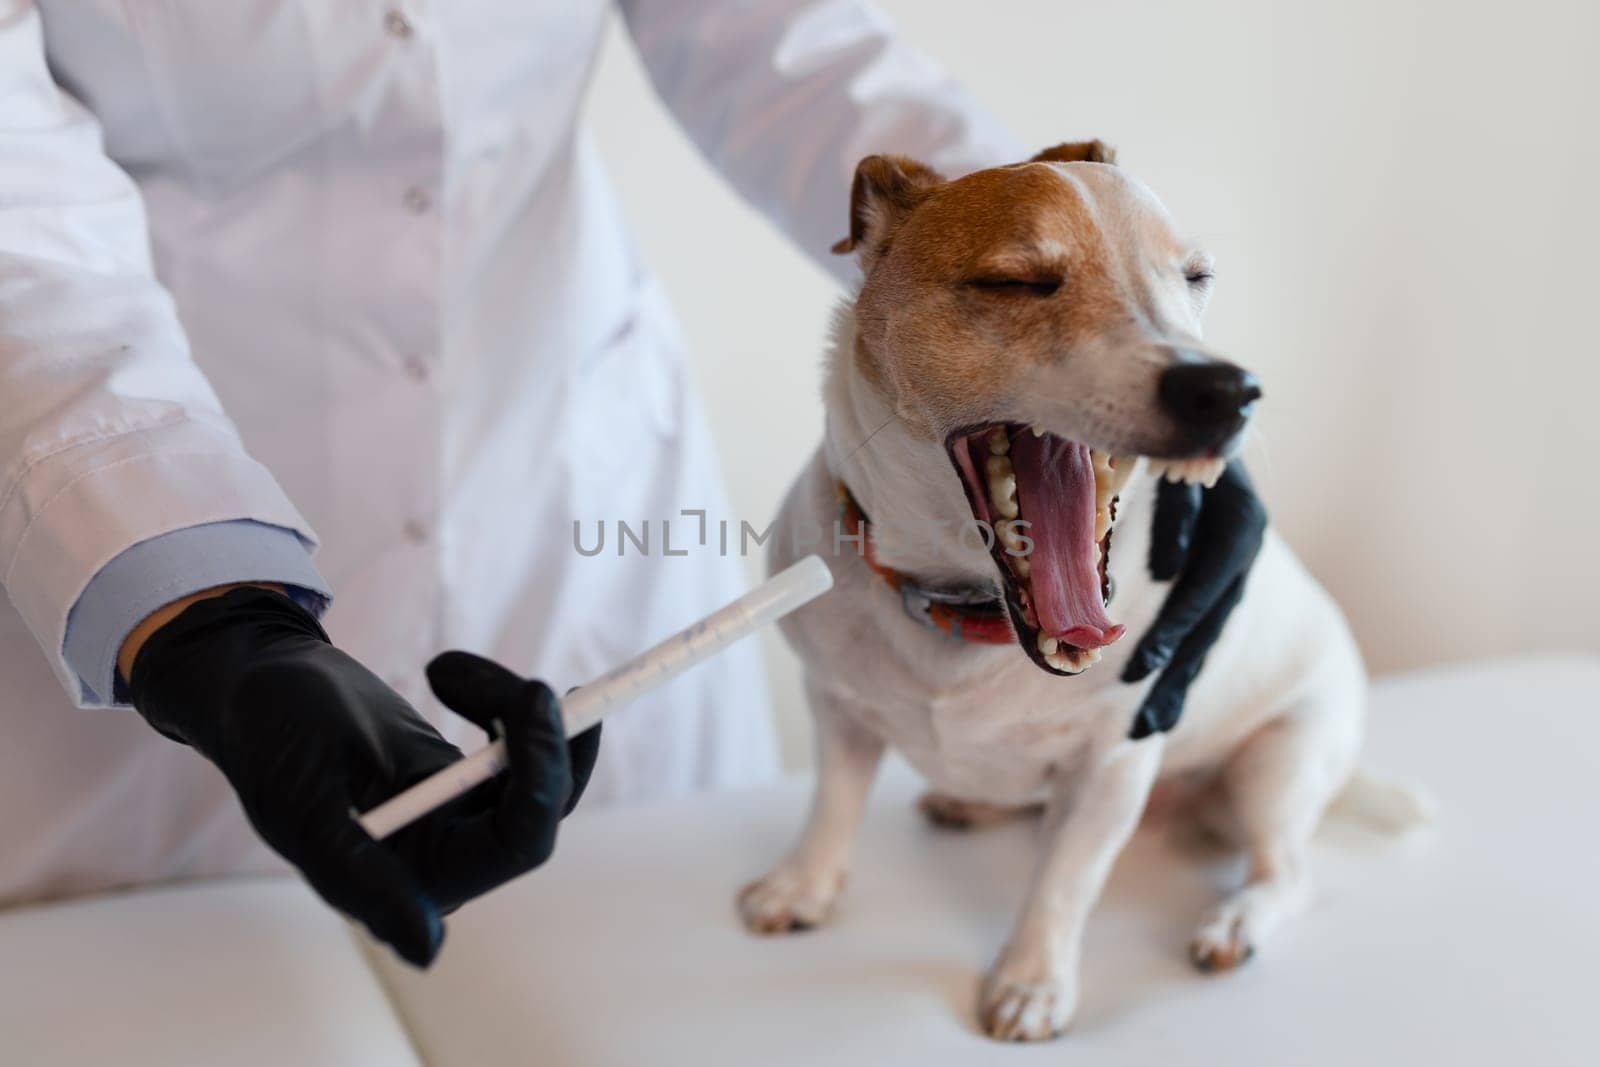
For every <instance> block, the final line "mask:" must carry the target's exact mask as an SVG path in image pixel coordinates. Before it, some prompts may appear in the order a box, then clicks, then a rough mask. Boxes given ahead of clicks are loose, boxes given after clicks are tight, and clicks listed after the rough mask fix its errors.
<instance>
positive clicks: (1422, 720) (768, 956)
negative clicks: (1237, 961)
mask: <svg viewBox="0 0 1600 1067" xmlns="http://www.w3.org/2000/svg"><path fill="white" fill-rule="evenodd" d="M1370 733H1371V739H1370V743H1369V746H1368V756H1367V760H1366V762H1367V764H1368V765H1369V766H1371V767H1373V768H1375V769H1377V770H1380V771H1383V772H1386V773H1389V774H1392V775H1395V776H1399V777H1404V778H1409V779H1415V780H1417V781H1419V782H1422V783H1424V784H1426V785H1427V786H1428V788H1429V789H1430V790H1431V791H1432V792H1433V793H1434V795H1435V796H1436V797H1437V798H1438V800H1439V801H1440V804H1441V816H1440V819H1439V821H1438V823H1437V824H1436V825H1435V826H1433V827H1430V828H1428V829H1425V830H1423V831H1421V832H1419V833H1416V834H1413V835H1412V836H1410V837H1408V838H1404V839H1399V840H1396V839H1391V838H1386V837H1382V836H1379V835H1375V834H1373V833H1371V832H1370V831H1367V830H1364V829H1362V828H1360V827H1357V826H1355V825H1353V824H1350V823H1348V822H1344V821H1342V820H1335V821H1333V822H1331V823H1329V824H1328V825H1326V826H1325V827H1324V828H1323V830H1322V831H1321V832H1320V834H1319V837H1318V843H1317V849H1316V857H1315V873H1316V877H1317V883H1318V893H1317V899H1316V903H1315V905H1314V906H1313V909H1312V911H1311V913H1310V914H1308V915H1306V916H1305V917H1304V918H1303V919H1301V920H1299V921H1297V922H1295V923H1293V924H1291V925H1290V926H1289V927H1288V929H1287V930H1286V931H1285V932H1284V934H1283V935H1282V936H1281V937H1279V938H1278V939H1277V940H1275V941H1273V942H1272V943H1271V944H1269V946H1268V947H1267V948H1266V949H1265V950H1264V951H1263V953H1262V955H1261V956H1260V957H1258V958H1257V959H1256V960H1255V961H1253V962H1252V963H1251V964H1250V965H1249V966H1247V967H1246V968H1244V969H1243V970H1241V971H1239V972H1237V973H1234V974H1231V975H1223V976H1216V977H1208V976H1202V975H1199V974H1197V973H1195V972H1194V971H1193V970H1192V969H1191V968H1190V966H1189V964H1188V963H1187V962H1186V960H1185V956H1184V950H1185V945H1186V942H1187V939H1188V935H1189V932H1190V930H1191V928H1192V927H1193V925H1194V923H1195V921H1196V919H1197V918H1198V917H1199V915H1200V913H1201V912H1202V911H1203V909H1204V908H1205V907H1206V906H1207V904H1208V903H1210V902H1211V901H1212V900H1213V899H1214V896H1215V894H1216V892H1217V888H1216V886H1217V885H1219V884H1222V883H1224V882H1226V881H1227V880H1228V879H1230V878H1233V877H1236V876H1237V874H1238V871H1237V868H1236V867H1235V865H1234V864H1233V863H1231V862H1230V861H1227V860H1226V859H1218V858H1217V857H1215V856H1214V855H1209V854H1206V853H1197V852H1195V851H1194V850H1193V848H1192V847H1191V846H1186V845H1183V844H1182V843H1180V842H1178V841H1177V840H1175V839H1174V836H1173V835H1172V834H1171V833H1170V832H1166V831H1160V830H1149V831H1144V832H1141V833H1140V835H1139V836H1138V837H1137V838H1136V839H1135V841H1134V842H1133V844H1132V845H1131V846H1130V847H1129V849H1128V851H1127V852H1126V853H1125V854H1124V856H1123V858H1122V860H1121V862H1120V863H1119V864H1118V866H1117V868H1116V872H1115V874H1114V875H1113V877H1112V881H1111V885H1110V886H1109V888H1108V890H1107V893H1106V897H1105V899H1104V900H1103V902H1102V903H1101V905H1100V907H1099V909H1098V910H1097V912H1096V913H1095V915H1094V917H1093V919H1092V920H1091V922H1090V926H1089V934H1088V940H1087V945H1086V949H1085V966H1084V993H1083V1001H1082V1006H1081V1008H1080V1010H1079V1013H1078V1018H1077V1020H1076V1023H1075V1024H1074V1028H1073V1030H1072V1031H1071V1032H1070V1033H1068V1034H1067V1035H1066V1036H1065V1037H1064V1038H1062V1039H1061V1040H1060V1041H1057V1042H1052V1043H1046V1044H1043V1045H1037V1046H1002V1045H997V1044H994V1043H992V1042H990V1041H988V1040H987V1039H986V1038H984V1037H982V1036H981V1035H980V1034H979V1033H978V1032H977V1031H976V1030H975V1029H974V1022H973V1000H974V996H975V991H976V987H977V981H978V978H979V976H980V974H981V972H982V970H983V968H984V967H985V966H986V965H987V964H988V962H989V961H990V959H991V958H992V957H993V955H994V953H995V952H996V950H997V949H998V948H999V946H1000V944H1001V942H1002V940H1003V938H1004V936H1005V933H1006V929H1007V925H1008V923H1009V921H1010V919H1011V917H1012V915H1013V914H1014V913H1015V910H1016V907H1017V904H1018V901H1019V898H1020V895H1021V893H1022V888H1023V884H1024V879H1025V878H1026V875H1027V872H1028V868H1029V865H1030V862H1031V860H1032V858H1033V855H1034V851H1033V847H1032V844H1031V842H1030V836H1031V824H1026V823H1024V824H1018V825H1015V826H1011V827H1007V828H1003V829H998V830H990V831H983V832H977V833H971V834H952V833H949V832H940V831H936V830H933V829H931V828H929V827H927V826H925V825H924V824H923V822H922V820H921V818H920V817H919V816H918V815H917V814H916V813H915V812H914V811H913V808H912V801H913V798H914V797H915V796H916V794H917V792H918V785H917V783H916V781H915V779H914V778H913V777H912V776H911V774H910V773H909V772H907V771H905V770H904V769H903V767H901V766H900V765H898V764H894V765H892V766H891V767H890V768H889V771H888V773H887V774H886V776H885V778H884V779H883V780H882V781H881V782H880V783H879V787H878V790H877V792H876V794H875V800H874V805H873V810H872V814H871V816H870V818H869V820H868V825H867V827H866V829H865V831H864V834H863V837H862V841H861V848H860V852H859V856H858V860H857V864H856V869H855V873H854V875H853V877H852V884H851V886H850V887H849V889H848V890H847V892H846V895H845V897H844V898H843V900H842V903H841V905H840V908H839V910H838V912H837V914H836V915H835V918H834V921H833V922H832V923H831V924H830V925H829V926H827V927H825V928H823V929H820V930H817V931H814V932H811V933H807V934H802V935H795V936H791V937H786V938H767V939H757V938H754V937H751V936H749V935H747V934H745V933H744V931H743V929H742V928H741V927H740V925H739V922H738V919H737V917H736V915H735V912H734V908H733V897H734V893H735V891H736V890H737V889H738V887H739V886H740V885H741V884H743V883H744V882H745V881H747V880H748V879H750V878H752V877H754V876H756V875H758V874H760V873H761V872H762V871H764V870H765V868H766V866H767V865H768V864H769V863H770V862H771V861H772V860H774V859H775V858H776V857H777V856H778V855H779V854H780V853H781V852H782V850H783V849H784V848H786V847H787V845H788V844H789V842H790V840H791V839H792V835H793V834H794V833H795V831H796V830H797V828H798V826H799V823H800V819H801V817H802V814H803V810H804V807H805V804H806V801H807V796H808V788H809V783H807V782H805V781H798V780H797V781H795V782H792V783H789V784H786V785H783V786H780V787H777V788H773V789H768V790H761V791H754V792H741V793H732V794H722V795H717V796H709V797H705V798H702V799H698V800H694V801H688V802H679V803H673V804H667V805H660V806H652V807H641V808H632V809H622V810H612V811H598V810H597V811H594V812H580V813H579V814H578V815H576V816H574V818H573V819H572V820H571V821H570V822H569V823H568V825H567V828H566V830H565V831H564V834H563V839H562V842H561V846H560V848H559V849H558V851H557V854H556V857H555V859H554V860H553V861H552V863H551V864H550V865H549V866H547V867H546V868H544V869H543V870H541V871H539V872H537V873H535V874H534V875H533V876H531V877H528V878H525V879H523V880H521V881H520V882H518V883H516V884H515V885H513V886H510V887H507V888H505V889H502V890H500V891H499V892H497V893H494V894H492V895H491V896H489V897H488V898H486V899H484V900H482V901H479V902H477V903H476V904H475V905H469V906H468V908H467V909H466V910H465V911H464V912H462V913H460V914H458V915H457V916H455V917H454V918H452V919H451V920H450V936H449V939H448V940H447V942H446V947H445V951H444V954H443V956H442V958H441V960H440V961H439V963H438V964H437V965H436V966H435V967H434V969H433V970H432V971H431V972H429V973H427V974H420V973H417V972H414V971H410V970H408V969H407V968H405V967H404V965H401V964H397V963H395V962H393V961H392V960H391V958H390V957H388V956H387V955H386V954H384V953H383V952H381V951H379V950H371V951H369V950H365V949H363V948H361V947H359V946H358V944H357V941H356V939H354V938H353V937H352V936H350V934H349V933H348V932H347V929H346V927H345V926H344V925H343V924H342V923H340V922H339V921H338V920H337V919H335V918H334V917H332V916H331V915H330V914H329V913H327V912H326V910H325V909H323V908H321V907H320V905H318V904H317V903H316V902H315V900H314V899H313V898H312V897H311V895H310V893H309V891H307V890H305V889H303V888H302V887H301V886H300V885H299V884H298V883H296V882H292V881H277V882H274V881H255V882H232V883H217V884H212V885H204V886H191V887H181V888H166V889H152V890H148V891H142V892H138V893H129V894H119V895H115V896H108V897H103V898H99V899H91V900H85V901H78V902H72V903H67V904H58V905H52V906H46V907H39V908H31V909H22V910H14V911H11V912H0V1064H4V1065H6V1067H12V1065H15V1067H36V1065H39V1067H49V1065H56V1064H96V1065H101V1064H104V1065H115V1067H131V1065H147V1064H148V1065H162V1067H173V1065H179V1064H204V1065H206V1067H225V1065H229V1064H242V1065H256V1064H263V1065H272V1067H286V1065H290V1064H293V1065H296V1067H310V1065H317V1064H328V1065H340V1067H343V1065H351V1064H358V1065H369V1064H370V1065H388V1064H413V1063H427V1064H436V1065H441V1067H454V1065H473V1067H478V1065H498V1064H532V1065H559V1067H584V1065H591V1064H608V1065H624V1064H626V1065H652V1067H655V1065H666V1067H676V1065H679V1064H682V1065H685V1067H688V1065H694V1067H719V1065H735V1064H737V1065H741V1067H743V1065H760V1067H777V1065H788V1064H794V1065H802V1064H804V1065H807V1067H828V1065H835V1064H837V1065H849V1067H875V1065H878V1064H889V1063H907V1064H915V1065H917V1067H942V1065H946V1064H963V1065H965V1064H990V1063H1004V1064H1026V1063H1056V1064H1059V1063H1093V1064H1095V1065H1096V1067H1113V1065H1121V1064H1127V1065H1136V1067H1149V1065H1152V1064H1182V1065H1185V1067H1189V1065H1202V1064H1219V1065H1227V1067H1249V1065H1258V1064H1259V1065H1273V1067H1276V1065H1280V1064H1296V1065H1323V1064H1326V1065H1329V1067H1333V1065H1339V1067H1343V1065H1347V1064H1353V1063H1361V1064H1374V1065H1386V1064H1407V1065H1409V1064H1419V1065H1420V1064H1428V1063H1436V1062H1439V1063H1449V1064H1452V1065H1455V1067H1467V1065H1475V1064H1485V1065H1490V1064H1493V1065H1502V1064H1507V1063H1526V1064H1537V1065H1539V1067H1556V1065H1561V1064H1584V1065H1586V1067H1587V1065H1590V1064H1594V1063H1600V1038H1597V1035H1600V1026H1597V1024H1596V1022H1595V1016H1596V1013H1597V1012H1600V849H1597V848H1596V842H1597V840H1600V833H1597V829H1596V822H1597V820H1600V660H1594V659H1578V658H1566V659H1557V658H1548V659H1522V660H1515V661H1507V662H1502V663H1499V664H1491V665H1487V666H1481V667H1467V668H1454V669H1449V670H1441V671H1433V672H1427V673H1422V674H1415V675H1409V676H1405V677H1401V678H1394V679H1390V680H1387V681H1384V682H1382V683H1381V684H1380V685H1379V686H1378V687H1377V690H1376V694H1375V698H1374V707H1373V715H1372V725H1371V731H1370ZM0 862H3V857H0Z"/></svg>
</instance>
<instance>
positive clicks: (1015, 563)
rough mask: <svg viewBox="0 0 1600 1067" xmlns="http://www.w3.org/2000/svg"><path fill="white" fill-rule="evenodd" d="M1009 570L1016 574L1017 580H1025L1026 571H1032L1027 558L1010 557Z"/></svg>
mask: <svg viewBox="0 0 1600 1067" xmlns="http://www.w3.org/2000/svg"><path fill="white" fill-rule="evenodd" d="M1011 569H1012V570H1014V571H1016V572H1017V577H1018V578H1026V577H1027V576H1028V571H1030V570H1031V569H1032V565H1031V564H1029V562H1028V557H1027V556H1012V557H1011Z"/></svg>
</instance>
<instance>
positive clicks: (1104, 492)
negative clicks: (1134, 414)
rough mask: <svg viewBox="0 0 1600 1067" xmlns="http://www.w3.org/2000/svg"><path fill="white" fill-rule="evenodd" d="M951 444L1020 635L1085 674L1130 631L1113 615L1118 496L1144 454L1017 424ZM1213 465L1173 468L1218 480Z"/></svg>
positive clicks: (1027, 646)
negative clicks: (1110, 568)
mask: <svg viewBox="0 0 1600 1067" xmlns="http://www.w3.org/2000/svg"><path fill="white" fill-rule="evenodd" d="M945 448H946V450H947V451H948V452H949V454H950V460H951V462H952V463H953V464H954V465H955V468H956V472H957V473H958V474H959V475H960V476H961V484H962V486H963V487H964V488H965V489H966V492H967V501H968V503H969V504H970V505H971V507H972V514H973V517H974V518H976V519H977V520H978V522H980V523H982V524H983V525H985V526H987V527H988V528H989V529H990V530H992V531H993V534H994V536H993V537H992V538H990V539H989V553H990V555H991V556H992V557H993V558H994V560H995V563H996V565H997V566H998V567H999V571H1000V576H1001V579H1002V586H1003V589H1002V592H1003V594H1004V599H1005V603H1006V611H1007V613H1008V614H1009V616H1010V618H1011V625H1012V628H1013V629H1015V630H1016V633H1017V640H1018V642H1019V643H1020V644H1021V645H1022V648H1023V650H1024V651H1025V652H1027V653H1028V656H1029V658H1031V659H1032V660H1033V661H1034V663H1036V664H1038V666H1039V667H1041V668H1042V669H1044V670H1046V671H1049V672H1051V673H1053V674H1081V673H1083V672H1084V671H1085V670H1087V669H1088V668H1089V667H1090V666H1091V665H1093V664H1094V663H1096V662H1097V661H1098V660H1099V659H1100V650H1101V649H1102V648H1104V647H1105V646H1107V645H1109V644H1111V643H1112V642H1113V641H1116V640H1117V639H1118V638H1119V637H1121V636H1122V634H1123V631H1124V629H1125V627H1123V626H1120V625H1118V624H1116V623H1113V622H1112V621H1111V619H1110V618H1109V617H1108V616H1107V615H1106V607H1107V605H1108V604H1109V603H1110V601H1111V593H1112V589H1111V581H1110V578H1109V577H1108V575H1107V564H1108V562H1109V559H1110V553H1111V527H1112V523H1113V522H1114V520H1115V519H1116V515H1117V503H1118V495H1119V494H1120V493H1121V492H1122V488H1123V486H1124V485H1126V484H1127V481H1128V478H1129V477H1130V476H1131V475H1132V473H1133V470H1134V467H1135V465H1136V464H1137V462H1138V457H1136V456H1114V455H1110V454H1108V453H1105V452H1101V451H1100V450H1098V449H1094V448H1090V447H1089V446H1088V445H1085V444H1080V443H1078V442H1076V441H1069V440H1067V439H1066V438H1063V437H1058V436H1056V435H1055V434H1052V433H1045V432H1043V431H1040V430H1037V429H1034V428H1032V427H1028V426H1024V425H1021V424H1020V423H1009V422H1008V423H992V424H989V425H986V426H980V427H978V428H976V429H969V430H959V431H957V432H955V433H953V434H951V435H950V436H949V437H948V438H947V439H946V441H945ZM1202 464H1203V465H1204V466H1205V468H1206V469H1205V470H1202V469H1201V465H1202ZM1213 467H1215V468H1216V469H1217V470H1220V461H1198V463H1197V464H1185V465H1183V466H1182V467H1181V468H1180V467H1179V465H1178V464H1174V465H1173V468H1174V469H1173V470H1171V471H1168V473H1169V474H1172V473H1179V474H1180V475H1181V476H1188V475H1190V474H1193V475H1194V476H1195V478H1197V479H1204V480H1207V481H1209V480H1213V479H1214V478H1215V473H1214V471H1213V469H1212V468H1213ZM1191 468H1192V469H1191ZM1162 469H1163V470H1166V469H1167V468H1166V466H1165V465H1163V467H1162Z"/></svg>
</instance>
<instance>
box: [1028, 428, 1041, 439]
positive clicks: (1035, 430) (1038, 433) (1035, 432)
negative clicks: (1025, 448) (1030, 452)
mask: <svg viewBox="0 0 1600 1067" xmlns="http://www.w3.org/2000/svg"><path fill="white" fill-rule="evenodd" d="M1028 429H1030V430H1032V431H1033V436H1035V437H1043V436H1044V431H1043V430H1041V429H1039V427H1037V426H1029V427H1028Z"/></svg>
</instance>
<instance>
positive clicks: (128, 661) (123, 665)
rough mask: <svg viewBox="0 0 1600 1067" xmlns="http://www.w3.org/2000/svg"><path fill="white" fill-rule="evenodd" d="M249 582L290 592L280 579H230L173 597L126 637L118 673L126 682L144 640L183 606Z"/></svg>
mask: <svg viewBox="0 0 1600 1067" xmlns="http://www.w3.org/2000/svg"><path fill="white" fill-rule="evenodd" d="M246 586H255V587H257V588H260V589H271V590H273V591H274V592H277V593H283V594H285V595H287V594H288V590H287V589H285V588H284V587H283V586H282V585H281V584H279V583H278V582H231V583H229V584H228V585H218V586H213V587H212V588H210V589H202V590H200V591H199V592H198V593H190V594H189V595H188V596H183V597H179V598H178V599H177V600H174V601H172V602H171V603H169V604H163V605H162V606H161V607H159V608H157V609H156V610H155V611H152V612H151V613H150V614H148V615H146V616H145V617H144V618H143V619H141V620H140V621H139V622H138V624H137V625H135V626H134V628H133V629H132V630H131V631H130V632H129V633H128V636H127V637H126V638H125V639H124V640H123V642H122V647H121V649H119V650H118V652H117V674H118V676H120V677H121V678H122V680H123V682H124V684H126V682H127V680H128V678H129V677H130V676H131V675H132V674H133V661H134V660H136V659H138V658H139V650H140V649H142V648H143V647H144V643H145V641H146V640H148V639H149V637H150V635H151V634H153V633H155V632H156V631H157V630H159V629H161V627H163V626H165V625H166V624H167V623H169V622H171V621H172V620H173V619H175V618H177V617H178V616H179V615H180V614H182V613H183V609H184V608H187V607H188V606H189V605H190V604H195V603H198V602H199V601H202V600H209V599H210V598H212V597H218V596H221V595H222V594H224V593H226V592H228V590H230V589H242V588H245V587H246Z"/></svg>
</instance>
